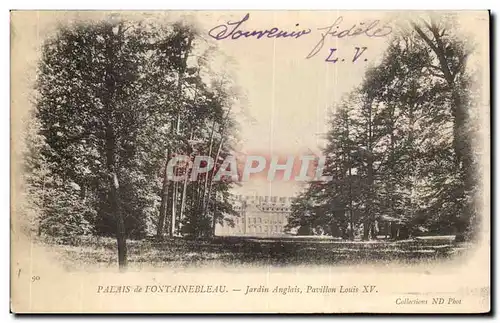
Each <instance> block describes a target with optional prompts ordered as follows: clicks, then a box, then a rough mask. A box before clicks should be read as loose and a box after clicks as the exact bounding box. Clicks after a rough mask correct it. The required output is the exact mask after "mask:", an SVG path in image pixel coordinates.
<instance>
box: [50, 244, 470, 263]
mask: <svg viewBox="0 0 500 323" xmlns="http://www.w3.org/2000/svg"><path fill="white" fill-rule="evenodd" d="M453 238H454V237H453V236H441V237H426V238H415V239H411V240H404V241H387V240H373V241H366V242H364V241H341V240H336V239H331V238H320V239H318V238H317V237H281V238H263V237H216V238H214V239H210V240H188V239H182V238H175V239H167V240H165V241H162V242H158V241H153V240H128V241H127V246H128V261H129V265H130V266H131V267H141V266H154V267H160V268H161V267H164V266H165V267H181V268H182V267H190V266H196V267H203V266H214V265H217V266H220V265H222V266H240V265H245V266H268V265H271V266H289V265H299V266H307V265H327V266H329V265H349V264H366V263H377V264H384V263H395V262H396V263H404V264H409V263H421V262H435V261H436V260H443V259H451V258H453V257H454V256H457V255H460V254H461V253H463V252H464V251H466V250H467V245H466V244H464V243H455V242H454V241H453ZM46 246H47V247H49V248H50V249H53V250H54V251H55V254H56V255H58V257H59V258H60V260H61V261H62V262H63V264H64V265H65V266H66V267H67V268H68V269H77V268H82V267H88V266H95V265H97V266H98V267H103V266H104V267H114V266H116V264H117V251H116V240H114V239H112V238H91V239H88V238H87V239H82V240H81V242H80V243H79V244H78V245H76V246H67V245H56V244H46Z"/></svg>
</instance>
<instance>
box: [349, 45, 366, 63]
mask: <svg viewBox="0 0 500 323" xmlns="http://www.w3.org/2000/svg"><path fill="white" fill-rule="evenodd" d="M354 48H355V49H356V53H355V54H354V58H353V59H352V62H353V63H354V62H355V61H356V60H357V59H358V58H359V57H360V56H361V55H363V53H364V52H365V50H366V49H367V47H361V48H362V50H361V53H360V52H359V47H354Z"/></svg>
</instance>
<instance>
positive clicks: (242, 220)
mask: <svg viewBox="0 0 500 323" xmlns="http://www.w3.org/2000/svg"><path fill="white" fill-rule="evenodd" d="M291 204H292V198H291V197H280V196H244V195H235V196H233V207H234V209H235V210H236V211H237V212H238V213H239V217H236V216H235V217H234V218H233V220H234V224H235V226H234V227H233V228H232V227H231V226H229V224H227V223H225V224H224V225H223V226H222V225H218V226H217V228H216V231H215V233H216V235H221V236H222V235H226V236H227V235H230V236H281V235H285V234H286V233H285V226H286V225H287V223H288V216H289V215H290V213H291Z"/></svg>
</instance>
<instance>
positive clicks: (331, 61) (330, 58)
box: [325, 48, 339, 63]
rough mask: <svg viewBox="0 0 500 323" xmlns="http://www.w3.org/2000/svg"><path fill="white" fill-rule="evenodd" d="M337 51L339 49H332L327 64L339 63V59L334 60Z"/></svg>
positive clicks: (326, 60)
mask: <svg viewBox="0 0 500 323" xmlns="http://www.w3.org/2000/svg"><path fill="white" fill-rule="evenodd" d="M336 50H337V48H330V55H328V57H327V58H326V59H325V62H330V63H337V61H338V60H339V59H338V58H335V59H333V57H332V55H333V53H334V52H335V51H336Z"/></svg>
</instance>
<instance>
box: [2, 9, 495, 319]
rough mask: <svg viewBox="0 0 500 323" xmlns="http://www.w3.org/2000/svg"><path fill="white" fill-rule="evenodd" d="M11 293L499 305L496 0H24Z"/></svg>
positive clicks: (153, 308)
mask: <svg viewBox="0 0 500 323" xmlns="http://www.w3.org/2000/svg"><path fill="white" fill-rule="evenodd" d="M10 18H11V129H12V130H11V156H12V157H11V210H12V212H11V278H10V279H11V311H12V312H15V313H124V312H125V313H487V312H489V311H490V297H491V295H490V249H491V246H490V127H489V126H490V121H489V120H490V83H489V79H490V66H489V52H490V48H489V46H490V45H489V34H490V14H489V12H488V11H425V12H424V11H418V12H417V11H338V10H332V11H145V12H142V11H15V10H14V11H11V16H10Z"/></svg>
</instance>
